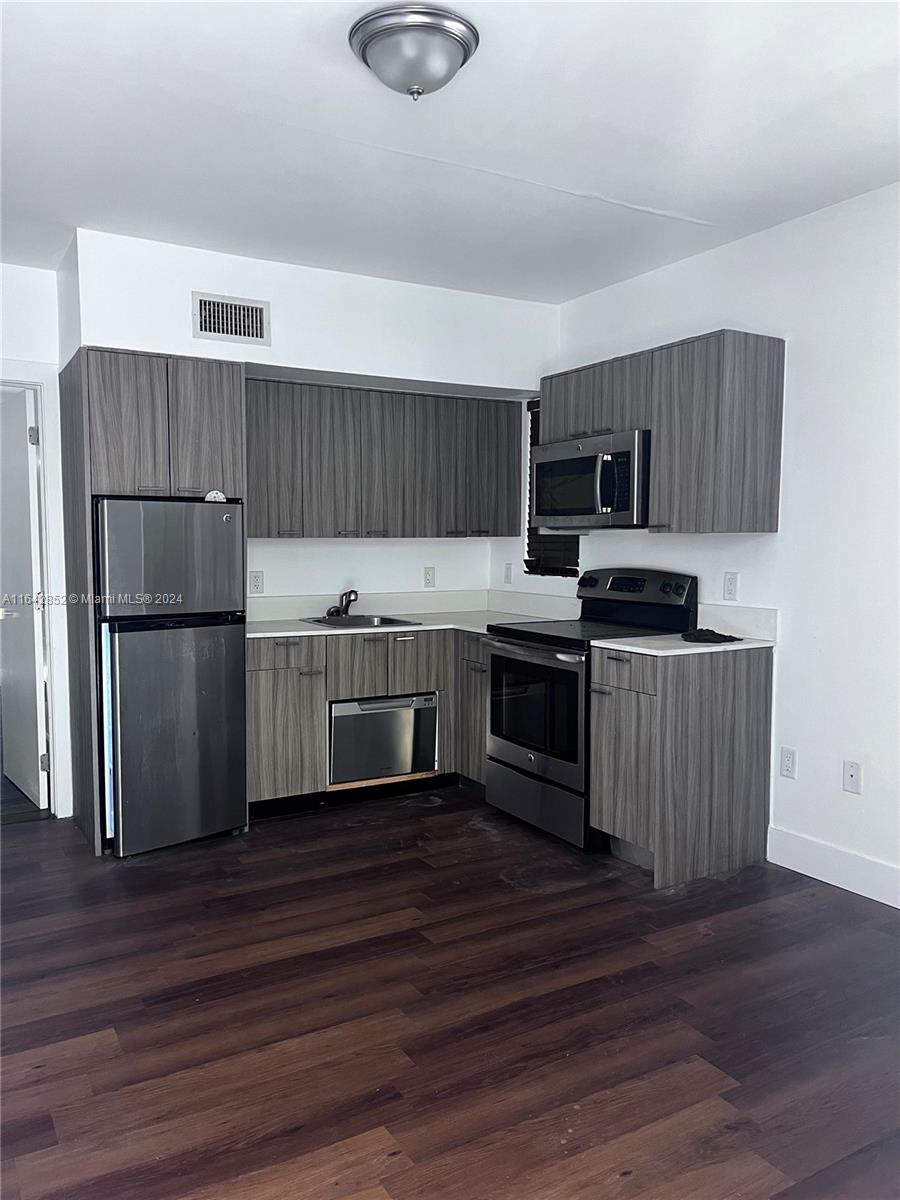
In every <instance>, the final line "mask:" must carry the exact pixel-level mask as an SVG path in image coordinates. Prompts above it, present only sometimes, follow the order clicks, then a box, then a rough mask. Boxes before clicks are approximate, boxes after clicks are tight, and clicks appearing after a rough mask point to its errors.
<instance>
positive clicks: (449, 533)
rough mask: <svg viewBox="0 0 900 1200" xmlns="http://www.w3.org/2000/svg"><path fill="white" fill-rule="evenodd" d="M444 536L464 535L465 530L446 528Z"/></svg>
mask: <svg viewBox="0 0 900 1200" xmlns="http://www.w3.org/2000/svg"><path fill="white" fill-rule="evenodd" d="M444 536H445V537H465V536H466V531H465V530H464V529H448V530H447V532H446V533H445V535H444Z"/></svg>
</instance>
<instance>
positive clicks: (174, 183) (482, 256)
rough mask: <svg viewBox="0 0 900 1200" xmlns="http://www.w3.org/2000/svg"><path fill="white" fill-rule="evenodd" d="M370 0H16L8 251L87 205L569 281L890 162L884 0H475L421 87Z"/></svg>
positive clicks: (50, 249)
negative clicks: (377, 56) (361, 35)
mask: <svg viewBox="0 0 900 1200" xmlns="http://www.w3.org/2000/svg"><path fill="white" fill-rule="evenodd" d="M373 7H377V3H376V0H373V2H372V3H370V4H359V3H324V4H323V3H308V4H295V3H274V4H269V3H255V4H250V3H230V4H218V3H208V4H193V3H174V4H169V3H155V4H141V3H136V4H129V3H122V4H103V3H94V4H89V3H67V4H51V3H19V2H13V3H9V2H8V3H6V4H4V6H3V47H2V53H3V60H2V68H3V76H2V100H3V113H2V116H3V126H2V138H3V140H2V153H3V163H2V165H3V177H2V185H3V187H2V199H3V208H2V231H0V232H2V244H0V252H2V257H3V259H4V261H7V262H15V263H22V264H26V265H32V266H44V267H54V266H56V265H57V263H58V261H59V258H60V256H61V255H62V253H63V251H64V249H65V248H66V246H67V244H68V242H69V239H70V238H71V234H72V230H73V229H74V228H75V226H83V227H85V228H89V229H100V230H105V231H108V232H113V233H122V234H129V235H132V236H136V237H145V238H153V239H157V240H161V241H169V242H177V243H183V244H188V245H192V246H201V247H207V248H210V249H216V250H222V251H228V252H231V253H236V254H244V255H249V256H251V257H256V258H267V259H275V260H280V261H285V262H295V263H304V264H307V265H311V266H320V267H329V268H333V269H336V270H342V271H355V272H359V273H361V274H368V275H377V276H386V277H390V278H393V279H404V280H413V281H416V282H421V283H431V284H438V285H442V286H445V287H452V288H463V289H467V290H471V291H479V292H489V293H494V294H498V295H508V296H520V297H526V298H531V299H536V300H546V301H553V302H558V301H560V300H564V299H567V298H570V297H572V296H576V295H580V294H582V293H584V292H587V291H590V290H592V289H594V288H598V287H602V286H604V285H605V284H609V283H612V282H614V281H616V280H619V279H623V278H627V277H629V276H632V275H636V274H640V273H641V272H643V271H647V270H651V269H652V268H654V267H657V266H660V265H662V264H664V263H668V262H674V261H676V260H678V259H681V258H685V257H687V256H689V255H691V254H696V253H698V252H700V251H702V250H705V249H708V248H710V247H712V246H716V245H720V244H721V243H723V242H728V241H732V240H734V239H735V238H738V237H741V236H743V235H745V234H748V233H751V232H754V231H756V230H758V229H763V228H766V227H768V226H771V225H774V224H777V223H779V222H781V221H785V220H788V219H789V218H791V217H795V216H798V215H800V214H802V213H806V212H811V211H813V210H815V209H817V208H822V207H824V206H826V205H829V204H833V203H836V202H837V201H840V200H843V199H846V198H847V197H849V196H853V195H857V194H859V193H861V192H865V191H869V190H870V189H872V188H876V187H879V186H882V185H883V184H886V183H889V182H891V181H892V180H894V179H896V178H897V175H898V169H897V164H898V147H897V133H898V126H897V15H898V9H897V7H896V6H895V5H894V4H882V3H874V4H819V3H796V4H781V3H772V4H766V3H760V4H755V3H748V4H744V3H734V4H728V3H718V4H717V3H712V4H694V3H663V4H656V3H631V4H606V3H571V4H570V3H539V4H527V3H472V2H469V0H460V4H459V8H460V9H461V10H462V11H463V12H465V14H466V15H467V16H469V17H471V18H472V19H473V20H474V21H475V22H476V24H477V25H478V27H479V31H480V33H481V45H480V47H479V49H478V52H477V53H476V55H475V57H474V58H473V59H472V61H471V62H470V63H469V64H468V65H467V66H466V67H465V68H463V70H462V71H461V72H460V74H459V75H458V76H457V78H456V79H455V80H454V81H453V82H452V83H451V84H450V85H449V86H448V87H447V88H446V89H445V90H444V91H442V92H440V93H438V94H436V95H433V96H430V97H425V98H424V99H423V100H421V101H420V102H419V103H418V104H415V105H414V104H413V103H412V102H411V101H409V100H408V99H406V98H405V97H403V96H399V95H397V94H395V93H393V92H390V91H388V90H387V89H386V88H384V87H383V86H382V85H381V84H379V83H378V81H377V80H376V79H375V78H374V76H372V75H371V74H370V73H369V72H367V71H366V70H365V69H364V68H363V67H362V66H361V65H360V63H359V62H358V61H357V60H356V59H354V57H353V56H352V54H351V53H350V51H349V49H348V47H347V30H348V27H349V25H350V23H351V22H352V20H353V19H354V18H355V17H356V16H358V15H359V14H360V13H362V12H365V11H367V10H368V9H370V8H373ZM642 210H648V211H642ZM683 218H691V219H690V220H688V219H683Z"/></svg>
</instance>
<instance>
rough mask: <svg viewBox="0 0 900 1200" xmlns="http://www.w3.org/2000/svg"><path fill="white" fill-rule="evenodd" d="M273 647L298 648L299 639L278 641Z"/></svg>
mask: <svg viewBox="0 0 900 1200" xmlns="http://www.w3.org/2000/svg"><path fill="white" fill-rule="evenodd" d="M275 645H276V646H299V645H300V639H299V638H287V639H285V640H284V641H280V642H278V641H276V643H275Z"/></svg>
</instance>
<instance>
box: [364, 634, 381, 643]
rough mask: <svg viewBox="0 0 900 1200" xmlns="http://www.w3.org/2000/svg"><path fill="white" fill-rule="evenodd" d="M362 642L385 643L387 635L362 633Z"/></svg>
mask: <svg viewBox="0 0 900 1200" xmlns="http://www.w3.org/2000/svg"><path fill="white" fill-rule="evenodd" d="M363 641H364V642H385V641H387V634H386V633H364V634H363Z"/></svg>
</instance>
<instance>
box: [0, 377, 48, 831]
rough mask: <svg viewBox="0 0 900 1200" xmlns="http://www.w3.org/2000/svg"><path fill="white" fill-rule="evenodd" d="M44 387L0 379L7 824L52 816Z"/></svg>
mask: <svg viewBox="0 0 900 1200" xmlns="http://www.w3.org/2000/svg"><path fill="white" fill-rule="evenodd" d="M41 409H42V392H41V388H40V386H39V385H36V384H27V383H18V382H13V381H7V380H2V381H0V822H2V823H4V824H6V823H8V822H12V821H23V820H39V819H41V818H42V817H46V816H49V815H50V807H51V795H50V738H49V729H50V695H49V677H50V676H49V670H48V666H49V663H48V629H47V595H46V592H45V587H44V580H45V578H46V562H45V548H46V536H45V527H44V520H45V512H46V506H45V499H44V486H43V485H44V480H43V472H42V463H41V441H40V430H41V423H42V422H41Z"/></svg>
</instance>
